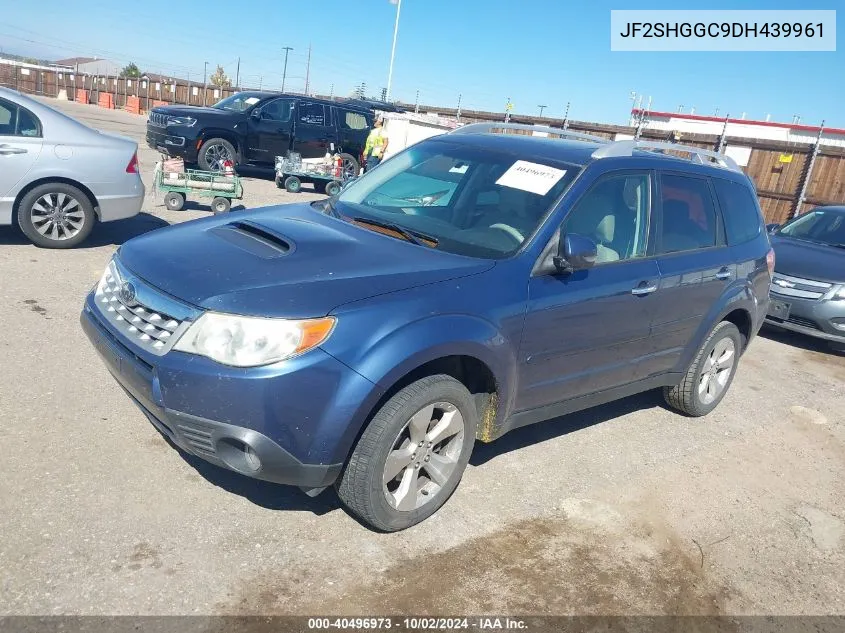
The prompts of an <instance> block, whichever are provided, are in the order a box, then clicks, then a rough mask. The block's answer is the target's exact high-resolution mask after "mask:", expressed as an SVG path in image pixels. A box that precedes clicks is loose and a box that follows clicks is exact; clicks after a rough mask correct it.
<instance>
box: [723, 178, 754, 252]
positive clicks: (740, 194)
mask: <svg viewBox="0 0 845 633" xmlns="http://www.w3.org/2000/svg"><path fill="white" fill-rule="evenodd" d="M713 188H714V189H715V190H716V198H717V199H718V200H719V206H720V207H721V208H722V218H724V221H725V231H726V233H727V235H728V244H731V245H734V244H744V243H745V242H750V241H751V240H753V239H754V238H755V237H757V236H758V235H760V233H761V231H762V228H761V227H762V219H761V217H760V212H759V211H758V210H757V204H756V202H755V201H754V195H753V194H752V193H751V190H750V189H749V188H748V187H746V186H743V185H741V184H739V183H737V182H732V181H730V180H722V179H721V178H714V179H713Z"/></svg>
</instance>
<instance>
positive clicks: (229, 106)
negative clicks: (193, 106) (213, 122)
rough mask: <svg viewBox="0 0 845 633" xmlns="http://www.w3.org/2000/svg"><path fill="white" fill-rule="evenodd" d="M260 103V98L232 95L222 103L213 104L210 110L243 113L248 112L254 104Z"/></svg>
mask: <svg viewBox="0 0 845 633" xmlns="http://www.w3.org/2000/svg"><path fill="white" fill-rule="evenodd" d="M259 101H261V99H260V98H258V97H256V96H252V95H244V94H234V95H232V96H231V97H226V98H225V99H223V100H222V101H218V102H217V103H215V104H214V105H213V106H211V107H212V108H217V109H218V110H229V111H230V112H243V111H244V110H248V109H249V108H251V107H252V106H254V105H255V104H256V103H258V102H259Z"/></svg>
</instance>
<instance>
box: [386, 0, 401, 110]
mask: <svg viewBox="0 0 845 633" xmlns="http://www.w3.org/2000/svg"><path fill="white" fill-rule="evenodd" d="M390 3H391V4H395V5H396V23H395V24H394V25H393V47H392V48H391V49H390V70H388V71H387V89H386V90H385V99H384V101H387V100H388V99H389V98H390V87H391V85H392V83H393V57H394V56H395V55H396V36H397V35H398V34H399V12H400V11H401V10H402V0H390Z"/></svg>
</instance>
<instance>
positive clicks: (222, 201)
mask: <svg viewBox="0 0 845 633" xmlns="http://www.w3.org/2000/svg"><path fill="white" fill-rule="evenodd" d="M231 208H232V203H231V202H230V201H229V198H222V197H217V198H215V199H214V200H212V201H211V210H212V211H213V212H214V215H220V214H221V213H228V212H229V209H231Z"/></svg>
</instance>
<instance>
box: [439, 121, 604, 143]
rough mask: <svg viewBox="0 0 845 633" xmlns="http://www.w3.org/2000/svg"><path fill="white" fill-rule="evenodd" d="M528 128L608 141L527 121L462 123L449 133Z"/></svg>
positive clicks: (564, 135)
mask: <svg viewBox="0 0 845 633" xmlns="http://www.w3.org/2000/svg"><path fill="white" fill-rule="evenodd" d="M502 129H504V130H530V131H532V132H545V133H547V134H557V135H558V136H559V137H560V138H562V139H573V140H576V141H589V142H591V143H602V144H604V143H609V142H610V141H608V140H607V139H606V138H603V137H601V136H593V135H592V134H584V133H582V132H570V131H569V130H564V129H563V128H557V127H549V126H547V125H529V124H527V123H500V122H496V121H486V122H484V123H470V124H468V125H463V126H461V127H459V128H456V129H454V130H452V131H451V132H449V134H485V133H491V134H492V133H493V130H502Z"/></svg>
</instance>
